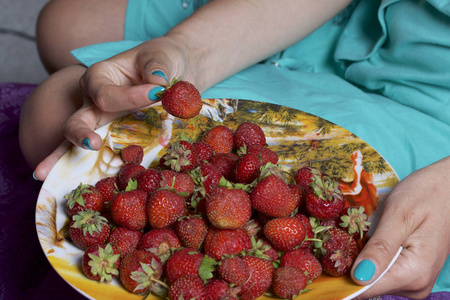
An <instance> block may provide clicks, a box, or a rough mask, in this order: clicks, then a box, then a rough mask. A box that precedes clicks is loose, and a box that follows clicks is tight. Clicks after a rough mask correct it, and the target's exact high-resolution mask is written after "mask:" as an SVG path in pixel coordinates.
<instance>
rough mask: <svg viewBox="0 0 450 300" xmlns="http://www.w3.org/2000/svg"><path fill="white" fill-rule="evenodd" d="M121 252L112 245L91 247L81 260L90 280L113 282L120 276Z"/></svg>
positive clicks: (84, 271)
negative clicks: (114, 278)
mask: <svg viewBox="0 0 450 300" xmlns="http://www.w3.org/2000/svg"><path fill="white" fill-rule="evenodd" d="M119 265H120V250H119V249H118V248H117V247H116V246H113V245H111V244H103V245H92V246H89V247H88V248H87V249H86V251H85V252H84V254H83V258H82V259H81V268H82V270H83V273H84V275H86V277H88V278H89V279H92V280H95V281H100V282H107V283H109V282H111V281H112V279H113V277H115V276H117V275H119Z"/></svg>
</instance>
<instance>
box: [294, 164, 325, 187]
mask: <svg viewBox="0 0 450 300" xmlns="http://www.w3.org/2000/svg"><path fill="white" fill-rule="evenodd" d="M321 176H322V172H320V170H319V169H317V168H314V167H302V168H300V169H299V170H298V171H297V173H296V174H295V182H296V183H297V184H298V185H299V186H300V187H301V188H303V189H306V188H308V187H309V185H310V184H311V182H312V181H313V179H314V178H316V177H321Z"/></svg>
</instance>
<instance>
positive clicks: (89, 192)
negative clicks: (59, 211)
mask: <svg viewBox="0 0 450 300" xmlns="http://www.w3.org/2000/svg"><path fill="white" fill-rule="evenodd" d="M64 198H65V199H66V201H67V202H66V208H65V210H66V213H67V214H68V215H69V217H72V216H73V215H76V214H77V213H78V212H80V211H83V210H87V209H90V210H94V211H98V212H102V211H103V209H104V203H103V198H102V195H101V194H100V192H99V191H98V190H97V189H96V188H95V187H94V186H92V185H89V184H81V183H80V185H79V186H78V187H77V188H75V189H74V190H72V191H71V192H70V193H69V194H67V195H65V196H64Z"/></svg>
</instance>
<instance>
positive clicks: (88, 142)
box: [81, 138, 94, 150]
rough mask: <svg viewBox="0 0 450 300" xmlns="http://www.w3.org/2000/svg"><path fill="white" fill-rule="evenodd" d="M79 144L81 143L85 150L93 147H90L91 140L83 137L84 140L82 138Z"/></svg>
mask: <svg viewBox="0 0 450 300" xmlns="http://www.w3.org/2000/svg"><path fill="white" fill-rule="evenodd" d="M81 145H83V148H84V149H87V150H94V148H92V146H91V142H90V141H89V139H88V138H85V139H84V140H82V141H81Z"/></svg>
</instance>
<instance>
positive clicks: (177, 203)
mask: <svg viewBox="0 0 450 300" xmlns="http://www.w3.org/2000/svg"><path fill="white" fill-rule="evenodd" d="M184 209H185V205H184V200H183V198H182V197H181V196H180V195H178V194H176V193H173V192H171V191H168V190H158V191H156V192H154V193H153V194H151V196H150V198H149V199H148V204H147V207H146V209H145V211H146V214H147V218H148V222H149V223H150V226H151V227H153V228H166V227H169V226H170V225H172V224H174V223H175V222H176V221H177V220H178V218H180V217H181V216H182V215H183V212H184Z"/></svg>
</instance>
